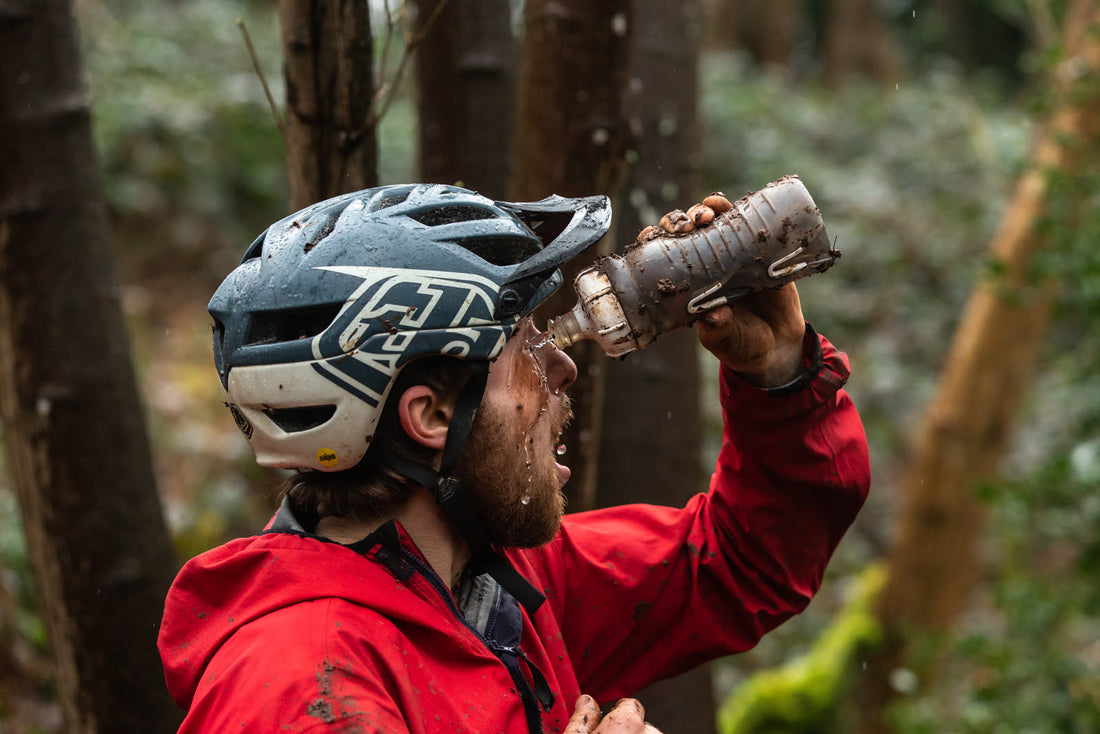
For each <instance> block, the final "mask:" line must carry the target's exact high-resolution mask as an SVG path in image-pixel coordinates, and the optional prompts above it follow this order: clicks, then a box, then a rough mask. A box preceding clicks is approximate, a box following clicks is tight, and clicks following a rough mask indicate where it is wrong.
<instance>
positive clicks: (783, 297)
mask: <svg viewBox="0 0 1100 734" xmlns="http://www.w3.org/2000/svg"><path fill="white" fill-rule="evenodd" d="M695 328H696V332H697V333H698V335H699V341H700V342H701V343H702V345H703V346H704V347H706V348H707V349H708V350H710V352H711V354H713V355H714V356H715V357H717V358H718V360H719V361H720V362H721V363H722V364H724V365H726V366H727V367H729V368H730V369H731V370H733V371H734V372H736V373H738V374H739V375H741V377H742V378H744V379H745V381H746V382H749V383H750V384H753V385H756V386H757V387H778V386H780V385H786V384H787V383H788V382H791V381H792V380H794V379H795V378H797V377H798V376H799V375H800V374H802V370H803V356H802V338H803V337H804V336H805V334H806V320H805V318H804V317H803V316H802V304H801V303H800V302H799V300H798V291H797V290H796V289H795V287H794V283H788V284H787V285H785V286H782V287H780V288H775V289H769V290H765V291H760V292H759V293H751V294H749V295H747V296H742V297H741V298H739V299H737V300H736V301H734V302H733V304H732V305H731V306H721V307H719V308H716V309H714V310H713V311H710V312H708V313H707V314H705V315H704V316H703V318H702V319H700V320H699V321H697V322H695Z"/></svg>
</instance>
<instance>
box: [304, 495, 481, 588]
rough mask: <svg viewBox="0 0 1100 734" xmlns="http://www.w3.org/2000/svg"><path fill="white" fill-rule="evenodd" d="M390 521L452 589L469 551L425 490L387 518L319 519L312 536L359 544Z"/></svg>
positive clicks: (436, 503)
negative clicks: (393, 522)
mask: <svg viewBox="0 0 1100 734" xmlns="http://www.w3.org/2000/svg"><path fill="white" fill-rule="evenodd" d="M394 519H396V520H397V521H398V522H399V523H401V527H403V528H404V529H405V532H407V533H408V534H409V537H410V538H412V540H413V542H414V543H416V547H417V548H418V549H419V550H420V552H421V553H422V554H423V556H424V559H425V560H427V562H428V565H430V566H431V567H432V569H433V570H434V571H435V572H436V573H437V574H439V577H440V578H441V579H443V581H444V582H445V583H447V584H448V585H449V586H450V588H452V589H453V588H455V587H456V586H457V585H458V579H459V577H460V576H461V575H462V571H463V569H465V567H466V564H467V563H468V562H469V560H470V551H469V548H468V546H467V545H466V542H465V540H463V538H462V536H461V535H460V534H459V533H458V532H457V531H455V529H454V528H453V527H452V526H451V524H450V523H449V522H447V519H446V516H445V515H444V513H443V508H442V507H440V506H439V503H438V502H436V501H435V498H434V497H432V495H431V494H430V493H429V492H428V491H427V490H424V489H417V490H416V491H415V492H414V493H413V496H412V497H411V498H410V499H409V501H408V502H406V503H405V504H404V505H402V506H401V508H400V509H399V510H398V511H397V512H396V513H394V514H393V515H391V516H388V517H380V518H372V519H370V520H360V519H357V518H349V517H335V516H332V515H329V516H327V517H322V518H321V519H320V521H319V522H318V523H317V529H316V530H315V531H314V532H316V534H317V535H320V536H321V537H323V538H327V539H329V540H333V541H336V542H337V543H343V544H349V543H354V542H356V541H359V540H362V539H363V538H365V537H366V536H368V535H370V534H371V533H372V532H374V531H375V530H377V529H378V528H379V527H381V526H382V525H383V524H385V523H387V522H389V521H390V520H394Z"/></svg>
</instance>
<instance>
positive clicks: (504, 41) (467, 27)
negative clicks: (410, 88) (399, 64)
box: [416, 0, 515, 199]
mask: <svg viewBox="0 0 1100 734" xmlns="http://www.w3.org/2000/svg"><path fill="white" fill-rule="evenodd" d="M440 2H446V3H447V4H446V6H445V8H444V9H443V11H442V12H441V13H440V15H439V16H438V18H437V19H436V20H435V22H434V23H433V25H432V27H431V29H430V30H429V32H428V34H427V35H426V36H425V40H424V43H423V44H422V45H421V46H420V47H419V48H418V49H417V56H416V79H417V89H418V95H419V97H418V104H417V109H418V111H419V126H418V129H417V141H418V144H419V149H418V158H419V169H420V180H421V181H431V182H435V183H448V184H453V183H461V185H463V186H465V187H467V188H470V189H474V190H476V191H479V192H481V193H483V194H485V195H486V196H489V197H491V198H494V199H500V198H503V197H504V196H506V195H507V186H508V169H509V165H508V164H509V152H510V151H509V145H510V141H511V139H512V115H513V112H514V98H515V95H514V92H513V90H514V84H515V74H514V72H513V69H515V63H514V53H515V50H514V44H513V42H512V25H511V16H510V15H509V13H510V9H509V3H508V0H417V3H416V4H417V18H418V19H419V20H420V22H421V23H423V22H424V21H426V20H427V19H429V18H431V17H432V11H433V10H435V8H436V6H438V5H439V3H440Z"/></svg>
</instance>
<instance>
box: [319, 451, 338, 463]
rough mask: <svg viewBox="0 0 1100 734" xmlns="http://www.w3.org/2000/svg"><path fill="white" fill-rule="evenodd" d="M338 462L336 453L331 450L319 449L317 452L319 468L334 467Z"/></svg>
mask: <svg viewBox="0 0 1100 734" xmlns="http://www.w3.org/2000/svg"><path fill="white" fill-rule="evenodd" d="M339 460H340V459H339V457H337V456H336V452H335V451H333V450H332V449H320V450H319V451H318V452H317V461H319V462H320V463H321V466H336V462H337V461H339Z"/></svg>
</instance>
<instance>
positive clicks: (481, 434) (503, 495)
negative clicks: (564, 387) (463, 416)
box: [455, 395, 573, 548]
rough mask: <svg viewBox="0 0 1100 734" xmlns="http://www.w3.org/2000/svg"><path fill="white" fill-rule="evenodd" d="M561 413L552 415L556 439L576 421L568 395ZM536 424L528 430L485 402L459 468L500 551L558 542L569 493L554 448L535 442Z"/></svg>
mask: <svg viewBox="0 0 1100 734" xmlns="http://www.w3.org/2000/svg"><path fill="white" fill-rule="evenodd" d="M556 413H557V415H553V416H549V419H550V420H552V423H551V426H550V436H551V438H553V439H556V438H557V437H558V436H560V435H561V432H562V431H563V430H564V429H565V426H566V425H567V424H568V423H569V421H570V420H571V419H572V417H573V411H572V410H571V409H570V407H569V398H568V396H566V395H562V402H561V404H560V409H559V410H558V411H556ZM536 426H537V423H536ZM536 426H530V427H528V428H527V430H523V429H522V428H520V427H518V426H516V422H515V419H514V418H513V419H511V420H509V417H508V416H505V415H503V411H501V410H499V409H493V407H492V406H489V405H485V404H483V405H482V406H481V408H480V409H479V410H478V414H477V417H476V418H475V420H474V426H473V429H472V430H471V431H470V437H469V439H468V440H467V441H466V446H465V448H464V449H463V452H462V460H461V461H460V462H459V464H458V466H457V467H455V474H456V476H457V477H458V478H459V479H460V480H461V481H462V483H463V485H464V486H465V487H466V490H467V492H468V494H467V497H468V499H469V501H470V502H471V503H472V504H473V506H474V510H475V511H476V512H477V514H478V516H479V517H480V518H481V521H482V523H483V526H484V529H485V533H486V535H487V536H488V538H487V539H488V541H489V542H490V543H492V544H493V545H494V546H496V547H498V548H535V547H538V546H540V545H543V544H545V543H548V542H549V541H550V540H551V539H553V537H554V536H555V535H556V534H557V532H558V527H559V526H560V525H561V517H562V514H563V513H564V511H565V495H563V494H562V492H561V488H560V486H559V482H558V473H557V470H556V469H555V467H554V460H553V455H552V453H551V452H552V451H553V447H546V446H538V445H537V444H536V440H535V437H534V435H533V434H534V433H535V431H536ZM517 432H518V435H517ZM543 454H546V455H543Z"/></svg>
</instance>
